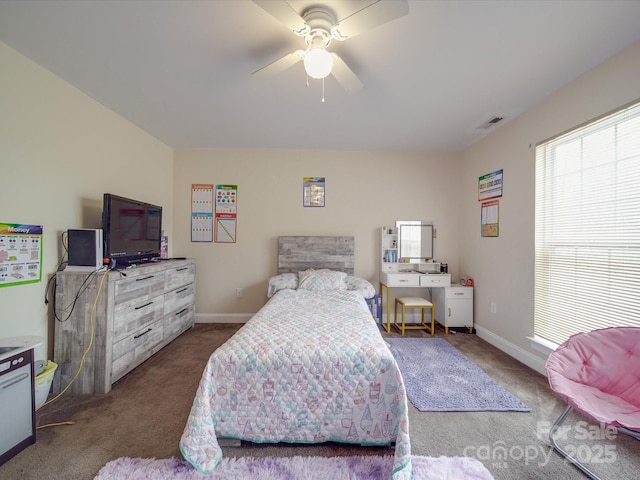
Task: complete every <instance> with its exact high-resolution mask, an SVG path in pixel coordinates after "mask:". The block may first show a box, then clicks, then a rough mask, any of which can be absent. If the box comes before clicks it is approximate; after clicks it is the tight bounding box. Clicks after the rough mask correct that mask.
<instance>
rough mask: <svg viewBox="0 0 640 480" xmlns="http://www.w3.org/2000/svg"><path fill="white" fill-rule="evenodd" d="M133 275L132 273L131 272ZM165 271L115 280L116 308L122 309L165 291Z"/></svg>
mask: <svg viewBox="0 0 640 480" xmlns="http://www.w3.org/2000/svg"><path fill="white" fill-rule="evenodd" d="M130 275H131V274H130ZM164 283H165V272H154V273H149V274H147V275H145V274H144V273H143V274H137V275H135V276H129V277H127V278H122V279H120V280H118V281H117V282H115V295H114V299H113V302H114V308H115V310H116V311H117V310H120V309H122V308H127V307H130V306H131V304H132V303H133V304H136V303H139V301H140V300H141V299H145V298H152V297H155V296H157V295H161V294H163V293H164V289H165V287H164Z"/></svg>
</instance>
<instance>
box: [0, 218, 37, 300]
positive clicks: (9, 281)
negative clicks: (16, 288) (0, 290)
mask: <svg viewBox="0 0 640 480" xmlns="http://www.w3.org/2000/svg"><path fill="white" fill-rule="evenodd" d="M41 278H42V225H25V224H19V223H0V287H9V286H11V285H21V284H25V283H36V282H39V281H40V280H41Z"/></svg>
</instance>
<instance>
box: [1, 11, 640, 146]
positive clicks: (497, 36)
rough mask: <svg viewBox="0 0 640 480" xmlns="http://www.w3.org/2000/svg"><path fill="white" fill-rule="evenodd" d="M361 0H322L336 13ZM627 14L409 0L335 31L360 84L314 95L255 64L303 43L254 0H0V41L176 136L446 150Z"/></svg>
mask: <svg viewBox="0 0 640 480" xmlns="http://www.w3.org/2000/svg"><path fill="white" fill-rule="evenodd" d="M372 1H373V0H341V1H331V0H329V1H324V4H328V5H329V6H330V7H331V8H333V9H334V10H335V12H336V14H337V17H338V18H344V17H345V16H347V15H349V14H351V13H353V12H355V11H357V10H359V9H361V8H363V7H364V6H367V5H368V4H370V3H372ZM391 1H394V0H391ZM289 3H290V4H291V6H292V7H293V8H294V9H295V10H296V11H298V12H302V11H303V10H304V9H305V8H306V7H308V6H310V5H313V4H317V3H318V2H310V1H306V0H290V1H289ZM639 25H640V1H637V0H635V1H633V0H628V1H578V0H574V1H552V0H543V1H525V0H521V1H483V0H477V1H427V0H424V1H420V0H409V14H408V15H407V16H405V17H402V18H399V19H396V20H394V21H392V22H390V23H387V24H384V25H381V26H379V27H377V28H375V29H373V30H369V31H367V32H365V33H362V34H360V35H358V36H356V37H353V38H350V39H349V40H347V41H346V42H343V43H340V42H335V41H334V42H332V44H331V46H330V50H333V51H335V52H337V53H338V54H339V55H340V56H341V57H342V58H343V59H344V60H345V61H346V62H347V64H348V65H349V66H350V67H351V69H352V70H353V71H354V72H355V73H356V74H357V75H358V77H359V78H360V80H361V81H362V82H363V84H364V88H363V89H362V90H361V91H360V92H358V93H356V94H353V95H348V94H346V93H345V92H344V91H343V90H342V89H341V88H340V87H339V85H338V84H337V83H336V81H335V79H334V78H333V77H329V78H328V79H327V81H326V82H325V96H326V102H325V103H322V102H321V82H320V81H317V80H315V81H311V83H310V86H309V87H307V86H306V76H305V73H304V69H303V66H302V64H301V63H299V64H297V65H295V66H293V67H292V68H290V69H289V70H287V71H285V72H284V73H282V74H280V75H278V76H277V77H273V78H270V79H267V80H257V79H255V78H253V77H252V76H251V73H252V72H254V71H255V70H258V69H259V68H261V67H263V66H265V65H266V64H268V63H270V62H272V61H274V60H276V59H277V58H280V57H281V56H283V55H285V54H287V53H290V52H292V51H293V50H296V49H299V48H303V47H304V42H303V40H302V39H301V38H300V37H297V36H295V35H294V34H293V33H291V32H289V31H287V30H286V28H285V27H283V26H282V24H280V23H278V22H277V21H276V20H275V19H274V18H273V17H271V16H270V15H269V14H268V13H266V12H265V11H264V10H263V9H262V8H260V7H259V6H257V5H256V4H255V3H253V2H252V1H250V0H217V1H215V0H210V1H151V0H145V1H141V0H137V1H136V0H129V1H114V0H109V1H106V0H103V1H78V0H73V1H61V0H50V1H30V0H21V1H7V0H1V1H0V41H3V42H4V43H6V44H7V45H9V46H11V47H13V48H14V49H16V50H18V51H19V52H21V53H22V54H24V55H25V56H27V57H29V58H31V59H32V60H34V61H35V62H36V63H38V64H40V65H42V66H43V67H45V68H47V69H48V70H50V71H52V72H54V73H56V74H57V75H59V76H60V77H62V78H63V79H64V80H66V81H67V82H69V83H71V84H72V85H75V86H76V87H77V88H79V89H80V90H82V91H83V92H85V93H87V94H88V95H90V96H91V97H93V98H95V99H97V100H98V101H99V102H100V103H102V104H104V105H106V106H107V107H109V108H111V109H112V110H113V111H115V112H117V113H118V114H120V115H121V116H123V117H125V118H126V119H128V120H130V121H131V122H132V123H134V124H136V125H138V126H139V127H141V128H142V129H144V130H146V131H147V132H149V133H151V134H152V135H154V136H155V137H157V138H158V139H160V140H161V141H163V142H165V143H166V144H168V145H170V146H172V147H174V148H251V149H254V148H255V149H271V148H277V149H280V148H287V149H338V150H408V151H449V152H457V151H460V150H461V149H463V148H465V147H466V146H468V145H470V144H471V143H473V142H474V141H476V140H477V139H479V138H481V137H482V136H483V135H484V134H486V133H487V131H485V130H479V129H478V127H479V126H480V125H481V124H483V123H485V122H486V121H488V120H489V119H491V118H492V117H494V116H496V115H498V116H504V117H505V118H506V120H505V121H504V122H502V123H503V124H504V123H506V121H508V120H510V119H512V118H514V117H515V116H516V115H518V114H519V113H521V112H523V111H525V110H527V109H529V108H530V107H532V106H533V105H535V104H536V103H538V102H539V101H540V100H542V99H543V98H544V97H546V96H548V95H549V94H551V93H553V92H554V91H556V90H558V89H559V88H561V87H562V86H563V85H565V84H567V83H569V82H571V81H572V80H574V79H575V78H577V77H578V76H580V75H581V74H583V73H585V72H586V71H588V70H590V69H591V68H593V67H595V66H596V65H598V64H600V63H601V62H602V61H604V60H605V59H607V58H608V57H610V56H612V55H614V54H616V53H617V52H619V51H621V50H622V49H624V48H625V47H627V46H629V45H631V44H632V43H634V42H636V41H638V40H640V27H639ZM639 81H640V80H639ZM497 128H499V127H497Z"/></svg>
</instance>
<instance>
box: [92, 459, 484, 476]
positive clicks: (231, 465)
mask: <svg viewBox="0 0 640 480" xmlns="http://www.w3.org/2000/svg"><path fill="white" fill-rule="evenodd" d="M412 465H413V480H436V479H438V480H459V479H463V478H464V479H469V480H492V479H493V477H492V476H491V474H490V473H489V471H488V470H487V469H486V468H485V467H484V465H482V463H481V462H480V461H479V460H476V459H474V458H465V457H439V458H434V457H419V456H413V457H412ZM392 467H393V457H392V456H382V457H380V456H362V457H332V458H326V457H281V458H274V457H262V458H251V457H239V458H224V459H223V460H222V463H221V464H220V465H219V466H218V468H217V469H216V470H215V472H213V473H212V474H211V475H204V474H202V473H199V472H197V471H196V470H194V468H193V467H192V466H191V465H190V464H189V463H187V462H186V461H184V460H178V459H177V458H168V459H159V460H156V459H148V458H127V457H122V458H118V459H117V460H113V461H112V462H109V463H107V464H106V465H105V466H104V467H102V469H101V470H100V471H99V472H98V475H97V476H96V477H95V479H94V480H143V479H144V480H200V479H202V480H204V479H208V480H223V479H224V480H245V479H246V480H327V479H331V480H341V479H344V480H389V479H390V478H391V469H392Z"/></svg>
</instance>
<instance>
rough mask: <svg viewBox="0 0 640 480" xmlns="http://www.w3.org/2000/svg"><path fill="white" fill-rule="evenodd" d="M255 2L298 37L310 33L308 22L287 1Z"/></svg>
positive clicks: (267, 0)
mask: <svg viewBox="0 0 640 480" xmlns="http://www.w3.org/2000/svg"><path fill="white" fill-rule="evenodd" d="M253 1H254V3H256V4H257V5H258V6H260V7H262V9H263V10H265V11H266V12H267V13H268V14H270V15H271V16H272V17H273V18H275V19H276V20H278V21H279V22H281V23H282V24H284V26H286V27H287V28H288V29H289V30H291V31H292V32H293V33H295V34H296V35H301V36H302V35H304V34H305V33H306V32H308V31H309V26H308V25H307V22H305V21H304V19H303V18H302V17H301V16H300V15H298V12H296V11H295V10H294V9H293V8H292V7H291V5H289V3H287V2H286V1H285V0H253Z"/></svg>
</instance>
